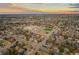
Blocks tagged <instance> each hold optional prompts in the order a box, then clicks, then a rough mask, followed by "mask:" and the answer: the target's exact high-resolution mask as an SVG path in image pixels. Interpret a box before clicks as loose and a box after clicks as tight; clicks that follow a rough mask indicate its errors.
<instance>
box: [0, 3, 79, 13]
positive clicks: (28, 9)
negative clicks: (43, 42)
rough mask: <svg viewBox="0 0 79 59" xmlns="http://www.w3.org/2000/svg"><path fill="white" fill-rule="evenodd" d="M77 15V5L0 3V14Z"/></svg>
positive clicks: (78, 7) (78, 10) (78, 8)
mask: <svg viewBox="0 0 79 59" xmlns="http://www.w3.org/2000/svg"><path fill="white" fill-rule="evenodd" d="M33 13H34V14H79V4H78V3H0V14H33Z"/></svg>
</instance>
